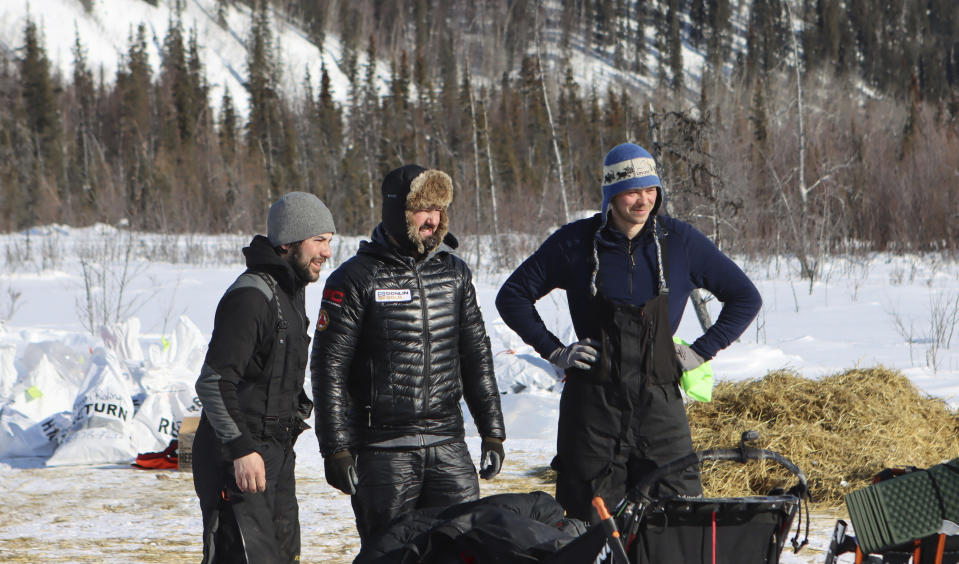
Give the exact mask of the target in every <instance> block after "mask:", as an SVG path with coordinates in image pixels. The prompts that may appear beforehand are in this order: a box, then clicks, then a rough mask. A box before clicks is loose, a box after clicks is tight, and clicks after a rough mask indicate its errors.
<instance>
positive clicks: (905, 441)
mask: <svg viewBox="0 0 959 564" xmlns="http://www.w3.org/2000/svg"><path fill="white" fill-rule="evenodd" d="M688 413H689V420H690V428H691V430H692V436H693V444H694V446H695V448H696V449H697V450H699V449H706V448H724V447H730V446H736V445H738V443H739V437H740V435H741V433H742V432H743V431H746V430H750V429H752V430H756V431H759V433H760V439H759V441H757V443H755V444H754V445H753V446H757V447H761V448H766V449H769V450H773V451H776V452H779V453H780V454H782V455H784V456H786V458H788V459H790V460H791V461H792V462H794V463H795V464H796V465H797V466H799V468H801V469H802V470H803V471H804V472H805V473H806V476H807V478H808V481H809V487H810V490H811V492H812V495H813V499H814V501H817V502H822V503H823V504H825V505H833V506H835V505H839V504H841V503H842V500H843V496H844V495H845V494H847V493H849V492H851V491H854V490H857V489H860V488H862V487H865V486H867V485H869V483H870V482H871V480H872V477H873V476H874V475H875V474H876V473H877V472H879V471H880V470H882V469H883V468H892V467H903V466H916V467H920V468H925V467H928V466H932V465H934V464H938V463H940V462H943V461H945V460H948V459H951V458H955V457H956V456H957V455H959V413H957V412H956V411H953V410H950V409H949V407H948V405H946V403H945V402H943V401H942V400H939V399H935V398H929V397H924V396H923V395H922V394H920V393H919V392H918V391H917V390H916V388H915V387H914V386H913V385H912V383H911V382H910V381H909V379H908V378H906V377H905V376H904V375H903V374H901V373H900V372H897V371H893V370H888V369H886V368H883V367H876V368H871V369H856V370H849V371H847V372H843V373H841V374H836V375H832V376H828V377H825V378H822V379H818V380H812V379H807V378H803V377H801V376H799V375H797V374H795V373H793V372H789V371H777V372H771V373H769V374H768V375H767V376H766V377H764V378H762V379H760V380H751V381H745V382H719V383H718V384H717V385H716V387H715V389H714V390H713V401H712V402H710V403H693V404H691V405H690V407H689V409H688ZM702 470H703V485H704V488H705V490H706V495H710V496H719V497H729V496H737V495H746V494H750V495H764V494H766V493H768V492H769V491H770V490H771V489H773V488H775V487H786V488H788V487H789V486H791V485H792V484H794V483H795V479H794V478H792V476H791V474H789V473H788V472H787V471H785V470H780V469H779V467H778V465H776V464H775V463H771V462H766V461H763V462H759V463H756V462H753V463H750V464H746V465H743V464H735V463H728V462H727V463H716V464H713V465H710V464H706V465H704V467H703V469H702Z"/></svg>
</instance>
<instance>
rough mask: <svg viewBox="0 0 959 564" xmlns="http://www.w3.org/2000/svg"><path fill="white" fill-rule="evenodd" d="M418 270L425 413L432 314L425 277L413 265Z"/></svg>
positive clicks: (417, 284) (427, 397)
mask: <svg viewBox="0 0 959 564" xmlns="http://www.w3.org/2000/svg"><path fill="white" fill-rule="evenodd" d="M413 271H414V272H416V286H417V288H419V291H420V311H421V312H422V314H423V413H427V412H428V411H429V406H430V373H431V372H432V371H433V368H432V366H431V365H432V358H431V356H432V343H431V342H430V330H429V329H430V314H429V310H428V308H427V307H426V291H425V289H424V288H423V277H422V276H421V274H420V269H419V268H418V267H417V266H414V267H413Z"/></svg>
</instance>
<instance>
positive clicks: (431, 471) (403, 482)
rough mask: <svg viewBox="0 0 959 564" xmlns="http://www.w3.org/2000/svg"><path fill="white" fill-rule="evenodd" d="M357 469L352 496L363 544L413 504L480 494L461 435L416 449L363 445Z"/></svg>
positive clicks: (451, 501) (434, 503) (414, 506)
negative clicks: (364, 446) (354, 492)
mask: <svg viewBox="0 0 959 564" xmlns="http://www.w3.org/2000/svg"><path fill="white" fill-rule="evenodd" d="M356 473H357V477H358V478H359V484H358V485H357V486H356V494H354V495H353V497H352V500H351V501H352V503H353V513H354V515H355V516H356V529H357V530H358V531H359V534H360V542H361V543H363V544H365V543H367V542H368V541H370V540H371V539H374V538H376V536H377V535H378V534H379V533H381V532H382V531H383V529H385V527H386V525H388V524H389V523H390V521H392V520H393V519H395V518H396V517H398V516H400V515H403V514H405V513H408V512H410V511H413V510H414V509H420V508H423V507H445V506H448V505H453V504H456V503H460V502H463V501H473V500H475V499H478V498H479V481H478V480H477V478H476V467H475V466H474V465H473V460H472V459H471V458H470V453H469V449H468V448H467V447H466V442H465V441H464V440H463V439H454V440H451V441H447V442H442V443H440V444H436V445H431V446H424V447H418V448H403V449H380V448H369V447H367V448H363V449H361V450H359V451H358V452H357V453H356Z"/></svg>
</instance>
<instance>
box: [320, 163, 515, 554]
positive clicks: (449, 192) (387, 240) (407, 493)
mask: <svg viewBox="0 0 959 564" xmlns="http://www.w3.org/2000/svg"><path fill="white" fill-rule="evenodd" d="M382 193H383V217H382V223H381V224H380V225H379V226H377V227H376V229H375V230H374V231H373V236H372V241H364V242H362V243H361V244H360V248H359V251H358V252H357V254H356V256H354V257H353V258H351V259H350V260H348V261H346V262H345V263H343V265H342V266H340V267H339V268H337V269H336V270H335V271H334V272H332V273H331V274H330V277H329V279H327V281H326V286H325V288H324V289H323V301H322V305H321V309H320V313H319V315H318V318H317V324H316V334H315V337H314V341H313V352H312V358H311V362H310V369H311V373H312V379H313V398H314V401H316V403H317V409H316V433H317V437H318V438H319V441H320V452H321V453H322V455H323V458H324V467H325V469H326V480H327V482H329V483H330V485H332V486H333V487H334V488H336V489H338V490H341V491H343V492H344V493H348V494H351V495H352V496H353V497H352V504H353V512H354V514H355V515H356V525H357V529H358V530H359V533H360V539H361V541H362V542H363V543H364V544H365V543H367V542H368V541H369V540H370V539H371V538H374V537H375V536H376V534H377V532H378V531H379V530H381V529H382V528H383V526H384V525H386V524H388V523H389V522H390V521H391V520H392V519H393V518H394V517H397V516H398V515H402V514H404V513H406V512H409V511H411V510H413V509H417V508H421V507H434V506H446V505H451V504H455V503H459V502H462V501H469V500H474V499H477V498H478V497H479V482H478V480H477V478H476V468H475V466H474V465H473V462H472V459H471V458H470V453H469V451H468V450H467V447H466V443H465V441H464V439H463V438H464V425H463V415H462V412H461V411H460V406H459V402H460V399H461V398H462V397H464V396H465V398H466V404H467V406H468V407H469V409H470V413H471V414H472V415H473V420H474V421H475V422H476V426H477V428H478V430H479V434H480V436H481V437H482V447H481V449H482V453H481V456H480V461H481V462H480V466H481V467H482V471H481V472H480V475H481V476H482V477H483V478H487V479H489V478H492V477H493V476H495V475H496V474H497V473H498V472H499V469H500V466H501V464H502V462H503V459H504V451H503V440H504V439H505V438H506V434H505V431H504V426H503V414H502V411H501V409H500V401H499V390H498V389H497V386H496V378H495V377H494V375H493V359H492V354H491V352H490V343H489V339H488V338H487V336H486V329H485V327H484V325H483V317H482V315H481V314H480V309H479V306H478V305H477V302H476V294H475V290H474V288H473V282H472V275H471V273H470V269H469V267H467V266H466V263H464V262H463V261H462V260H461V259H459V258H458V257H456V256H455V255H453V254H452V251H453V249H455V248H456V246H457V241H456V239H455V238H454V237H453V236H452V235H451V234H450V233H449V232H448V226H449V217H448V216H447V212H446V210H447V207H448V206H449V204H450V202H451V201H452V199H453V184H452V181H451V180H450V177H449V176H448V175H447V174H446V173H444V172H441V171H438V170H427V169H424V168H423V167H420V166H416V165H407V166H404V167H401V168H398V169H396V170H394V171H392V172H390V173H389V174H387V175H386V178H385V179H384V180H383V186H382Z"/></svg>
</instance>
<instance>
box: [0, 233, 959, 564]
mask: <svg viewBox="0 0 959 564" xmlns="http://www.w3.org/2000/svg"><path fill="white" fill-rule="evenodd" d="M248 239H249V237H247V236H220V237H207V236H199V235H197V236H172V235H144V236H137V237H134V238H133V239H131V238H130V237H129V235H128V234H127V233H125V232H123V231H117V230H115V229H112V228H108V227H103V226H98V227H96V228H87V229H72V228H66V227H48V228H44V229H37V230H33V231H32V232H31V233H30V234H29V236H27V235H25V234H11V235H2V236H0V250H2V254H0V261H2V264H3V267H2V269H0V322H2V325H0V405H3V404H5V405H4V408H3V411H0V492H3V493H2V495H0V560H3V561H5V562H6V561H10V562H36V561H40V560H42V561H46V562H88V561H102V560H104V559H107V558H109V559H112V560H117V561H123V562H180V561H196V560H197V559H198V555H199V551H200V535H199V528H200V523H199V508H198V506H197V503H196V500H195V497H194V495H193V491H192V483H191V480H190V477H189V475H188V474H185V473H182V472H175V471H160V472H157V471H146V470H136V469H132V468H131V467H130V466H128V465H127V464H125V463H123V462H124V460H122V459H121V460H115V461H114V462H115V463H103V462H97V463H94V464H88V465H80V466H77V465H73V463H75V462H77V459H76V457H77V456H78V455H77V452H81V453H83V454H84V455H86V456H89V457H95V456H110V455H111V454H115V452H114V453H111V452H110V451H109V449H105V448H88V447H86V446H84V445H91V444H94V445H95V444H99V445H100V446H101V447H102V443H103V442H104V441H103V440H100V443H97V437H95V436H86V437H84V436H79V438H77V437H76V436H75V435H82V433H80V434H78V433H76V432H71V431H69V430H68V427H69V425H70V423H71V421H70V419H71V412H72V411H73V405H74V400H75V398H76V397H77V396H78V395H81V394H82V393H84V392H83V390H82V389H81V383H82V382H83V381H84V380H86V381H87V383H89V382H91V381H94V380H95V381H97V382H100V383H103V382H107V383H108V384H104V385H108V386H109V387H110V389H111V390H114V391H116V390H126V391H128V392H129V394H130V395H136V396H137V399H138V400H139V402H142V403H138V405H139V411H138V412H137V416H139V415H140V414H141V413H145V412H147V411H150V410H151V409H152V410H155V413H154V414H153V416H154V417H159V416H160V415H162V414H163V413H173V414H174V415H176V414H181V415H182V414H188V413H190V412H191V410H192V409H194V407H193V406H192V405H191V401H190V400H191V399H192V397H190V396H191V393H190V391H189V388H190V387H191V386H192V381H193V378H195V375H196V371H197V369H198V363H199V362H200V361H201V360H202V355H203V352H204V349H205V346H206V341H207V339H208V338H209V333H210V330H211V327H212V321H213V312H214V308H215V307H216V303H217V300H218V299H219V297H220V295H221V294H222V292H223V290H224V289H225V288H226V287H227V286H228V285H229V284H230V283H231V282H232V281H233V279H234V278H235V277H236V275H237V274H239V272H240V271H241V270H242V265H241V263H240V257H241V255H240V253H239V248H240V247H241V246H243V245H245V244H246V243H247V242H248ZM357 241H358V239H356V238H337V240H336V248H335V253H336V255H335V261H342V260H344V259H345V258H347V257H349V256H350V255H351V254H352V252H353V251H354V250H355V248H356V244H357ZM483 244H484V243H483V242H482V241H476V242H474V241H472V240H466V241H465V242H464V246H463V253H462V254H463V256H464V257H465V258H467V259H468V260H470V259H471V257H475V256H483V255H482V254H475V253H474V251H473V249H476V248H481V246H482V245H483ZM127 249H130V250H132V251H133V252H134V253H135V256H134V257H133V258H132V259H131V260H130V261H129V262H128V263H126V262H125V261H124V260H123V257H124V251H125V250H127ZM111 257H112V258H111ZM143 257H148V259H149V260H147V259H146V258H143ZM486 258H488V257H484V259H486ZM739 262H740V264H741V265H742V266H743V268H744V269H745V270H746V272H747V273H748V274H749V275H750V276H751V277H752V279H753V280H754V281H755V283H756V284H757V286H758V287H759V289H760V292H761V293H762V296H763V299H764V307H763V310H762V312H761V313H760V315H759V316H758V318H757V320H756V321H755V322H754V323H753V325H752V326H750V328H749V329H748V330H747V331H746V333H745V334H744V335H743V337H742V338H741V340H740V341H739V342H737V343H735V344H734V345H732V346H731V347H730V348H729V349H727V350H725V351H723V352H721V353H720V354H719V356H718V357H717V358H716V359H715V360H714V361H713V366H714V368H715V370H716V373H717V375H718V377H719V378H721V379H729V380H740V379H746V378H759V377H762V376H763V375H764V374H765V373H766V372H767V371H769V370H773V369H778V368H784V367H785V368H791V369H794V370H796V371H798V372H799V373H801V374H803V375H805V376H822V375H826V374H830V373H834V372H838V371H841V370H844V369H847V368H852V367H855V366H862V367H868V366H874V365H877V364H882V365H884V366H886V367H890V368H895V369H899V370H902V371H903V372H904V373H905V374H906V375H908V376H909V378H910V379H911V380H912V381H913V382H914V383H915V384H916V385H917V386H918V387H919V388H920V389H921V390H923V391H924V392H926V393H928V394H930V395H934V396H937V397H941V398H944V399H946V400H947V401H948V402H949V403H950V405H952V406H953V407H954V408H955V407H959V378H957V376H959V336H957V337H956V343H955V345H953V342H952V331H953V328H954V325H955V322H956V321H957V318H959V262H957V261H955V260H945V259H944V258H943V257H942V256H940V255H935V256H933V255H929V256H906V257H896V256H891V255H871V256H869V257H866V258H862V259H859V258H857V259H840V258H834V259H831V260H830V261H829V262H828V264H827V267H826V269H825V271H824V276H823V279H822V280H821V281H820V282H818V283H817V284H816V285H815V286H814V287H813V290H812V292H811V293H810V291H809V285H808V282H805V281H800V280H799V279H798V276H797V274H796V273H797V269H796V266H795V264H793V262H792V261H790V260H789V259H785V258H774V259H766V260H756V259H740V260H739ZM124 264H126V265H127V266H129V268H128V270H127V271H126V272H127V274H126V276H124V275H123V268H122V267H123V265H124ZM334 266H335V265H334ZM84 271H85V272H86V273H87V275H86V277H85V276H84ZM328 272H329V271H326V272H325V274H328ZM507 274H508V273H507V272H498V271H491V270H490V269H488V268H487V267H485V266H482V265H481V266H479V267H478V268H477V273H476V287H477V292H478V296H479V300H480V305H481V307H482V310H483V313H484V317H485V320H486V324H487V329H488V332H489V334H490V336H491V340H492V343H493V352H494V355H495V360H496V370H497V377H498V379H499V383H500V389H501V391H503V392H506V394H505V395H504V396H503V406H504V410H505V412H506V423H507V434H508V436H509V440H508V441H507V443H506V447H507V460H506V465H505V468H504V470H503V473H502V474H501V475H500V476H499V477H497V478H496V479H495V480H493V481H492V482H483V484H481V485H482V488H483V493H484V495H486V494H491V493H498V492H502V491H508V490H512V491H527V490H530V489H544V490H546V491H550V492H551V491H552V490H551V487H550V486H549V485H548V484H543V483H542V482H540V481H539V478H537V477H536V476H535V475H531V474H530V470H535V469H537V468H542V467H544V466H546V465H548V463H549V461H550V459H551V458H552V455H553V451H554V444H553V440H554V437H555V432H556V417H557V407H558V399H559V389H560V386H561V385H560V384H559V382H558V381H557V379H556V375H555V373H554V372H553V371H552V369H551V368H550V366H549V365H548V364H547V363H545V362H544V361H543V360H542V359H540V358H539V357H538V356H537V355H536V354H535V353H533V352H532V351H531V350H530V349H529V348H528V347H526V345H524V344H523V343H522V342H521V341H520V340H519V339H518V338H517V337H516V335H515V334H513V333H512V332H511V331H510V330H509V329H508V328H506V327H505V326H504V325H503V323H502V322H501V321H500V320H499V318H498V315H497V312H496V309H495V307H494V305H493V301H494V299H495V295H496V292H497V290H498V288H499V285H500V283H501V282H502V280H503V279H504V278H505V276H506V275H507ZM85 282H94V283H95V284H94V287H92V288H91V294H90V295H91V299H90V300H89V301H88V300H87V298H86V296H87V285H86V283H85ZM322 282H323V281H322V279H321V281H320V282H319V283H317V284H314V285H312V286H310V287H309V289H308V292H307V309H308V311H310V312H313V316H314V317H315V311H316V310H317V308H318V307H319V302H320V295H321V291H322ZM96 286H100V287H101V288H102V287H105V288H106V293H105V294H106V296H107V297H108V298H109V300H108V302H107V307H108V308H111V307H115V304H116V303H118V302H119V304H120V309H121V310H126V311H125V315H123V316H122V318H123V319H124V320H125V321H124V322H123V323H121V324H120V325H119V326H116V327H113V328H112V329H111V330H110V331H108V332H105V333H98V336H96V337H94V336H93V335H91V334H90V332H89V331H87V330H86V329H85V326H88V325H89V321H86V320H87V319H89V315H90V311H91V308H90V307H88V304H94V305H96V306H98V307H103V304H102V303H101V302H102V300H99V301H98V296H100V295H101V294H100V293H99V292H100V289H101V288H97V287H96ZM121 290H122V292H121ZM109 304H114V305H109ZM539 306H540V307H539V309H540V312H541V315H542V317H543V318H544V320H545V321H546V322H547V324H548V325H549V326H550V327H551V328H553V330H554V331H555V332H556V333H557V335H560V336H561V338H563V339H567V340H568V339H570V338H571V329H570V324H569V320H568V316H567V315H566V313H565V300H564V298H563V296H562V295H560V294H553V295H550V296H547V297H546V298H544V299H543V300H541V302H540V304H539ZM710 308H711V310H712V313H713V316H714V317H715V315H716V313H717V312H718V308H719V304H716V303H715V302H710ZM114 311H115V309H114ZM131 318H132V319H131ZM699 333H700V329H699V327H698V323H697V321H696V317H695V315H693V313H692V312H691V311H688V312H687V314H686V315H685V317H684V320H683V323H682V325H681V327H680V330H679V332H678V335H679V336H681V337H683V338H685V339H686V340H687V341H692V340H693V339H695V338H696V336H698V334H699ZM519 384H521V385H522V386H520V385H519ZM521 387H524V388H525V389H523V391H522V392H520V393H514V391H515V390H518V389H520V388H521ZM117 395H122V394H117ZM147 399H149V400H150V403H147ZM161 400H162V401H161ZM126 401H131V400H129V398H128V399H127V400H126ZM130 405H131V407H132V404H130ZM63 411H66V412H67V413H61V415H60V416H59V418H58V417H56V415H57V413H60V412H63ZM137 416H134V417H133V420H134V421H136V420H137ZM41 422H44V423H46V427H43V426H42V425H41ZM114 430H116V429H114ZM166 430H168V431H169V428H166ZM148 431H149V430H148V429H147V426H146V425H139V424H137V425H134V424H131V425H130V426H129V427H122V429H121V430H120V431H118V433H119V434H124V433H125V434H127V435H128V436H129V440H130V441H131V445H132V447H134V448H135V449H136V450H137V451H140V452H143V451H145V450H151V449H149V448H148V447H149V446H152V445H158V444H162V443H163V441H165V440H166V437H165V436H164V435H162V433H160V434H157V433H152V434H151V433H150V432H148ZM467 432H468V434H469V437H468V440H469V442H470V446H471V448H472V450H473V451H474V452H478V441H479V439H478V438H477V437H476V436H475V429H473V428H472V424H471V422H468V424H467ZM53 434H56V435H57V436H58V437H59V439H55V440H53V441H49V440H47V437H48V435H53ZM15 436H18V437H21V440H20V442H16V443H15V442H14V439H13V437H15ZM23 437H26V438H23ZM64 439H65V440H64ZM81 439H83V440H86V441H87V442H85V443H84V442H81ZM101 439H102V437H101ZM58 440H64V442H63V444H62V445H60V446H58ZM71 441H73V443H74V444H75V446H76V447H83V448H74V449H73V451H72V452H71V453H66V450H67V449H65V448H64V446H63V445H69V444H71ZM31 447H32V448H37V449H39V450H38V451H37V454H39V456H34V457H11V456H10V454H11V452H15V451H17V450H19V451H21V453H22V451H24V450H25V449H28V448H31ZM54 450H55V452H54ZM152 450H158V449H152ZM4 452H6V454H3V453H4ZM51 452H52V453H53V456H51ZM65 453H66V454H65ZM98 453H99V454H98ZM104 453H106V454H104ZM67 454H70V456H67ZM297 454H298V458H299V460H298V465H297V478H298V482H297V489H298V493H299V498H300V500H301V523H302V529H303V561H304V562H348V561H350V560H351V559H352V556H353V555H355V553H356V550H357V548H358V546H357V541H356V539H355V534H354V530H353V526H352V512H351V509H350V507H349V499H348V497H346V496H344V495H341V494H338V493H336V492H334V490H332V488H330V487H329V486H328V485H326V482H325V479H324V476H323V469H322V468H323V465H322V460H321V458H320V456H319V454H318V452H317V448H316V441H315V440H314V438H313V436H312V435H308V434H307V435H304V436H303V437H301V439H300V441H299V442H298V443H297ZM949 454H950V456H953V455H956V454H957V453H949ZM101 460H107V459H101ZM51 463H53V464H60V465H57V466H49V464H51ZM836 518H837V515H826V514H819V515H815V516H814V520H813V534H812V538H811V544H810V546H809V547H807V548H805V549H804V550H803V551H802V552H800V553H799V554H798V555H792V554H791V552H790V551H789V550H788V549H787V551H786V552H785V553H784V555H783V562H789V563H797V562H821V561H822V552H821V551H822V550H823V549H824V547H825V545H826V544H827V542H828V535H829V532H830V531H831V528H832V525H833V523H834V521H835V519H836Z"/></svg>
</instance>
